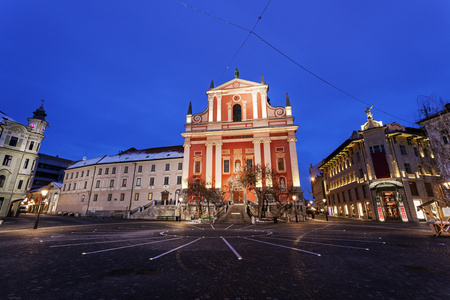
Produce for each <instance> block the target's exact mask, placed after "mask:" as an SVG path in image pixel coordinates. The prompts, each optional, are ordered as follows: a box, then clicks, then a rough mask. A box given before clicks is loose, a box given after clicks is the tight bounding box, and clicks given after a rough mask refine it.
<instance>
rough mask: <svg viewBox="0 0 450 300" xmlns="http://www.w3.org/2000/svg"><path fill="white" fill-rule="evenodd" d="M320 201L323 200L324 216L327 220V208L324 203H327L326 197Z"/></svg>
mask: <svg viewBox="0 0 450 300" xmlns="http://www.w3.org/2000/svg"><path fill="white" fill-rule="evenodd" d="M322 201H323V210H324V211H325V218H326V219H327V221H328V208H327V207H325V205H326V204H327V199H323V200H322Z"/></svg>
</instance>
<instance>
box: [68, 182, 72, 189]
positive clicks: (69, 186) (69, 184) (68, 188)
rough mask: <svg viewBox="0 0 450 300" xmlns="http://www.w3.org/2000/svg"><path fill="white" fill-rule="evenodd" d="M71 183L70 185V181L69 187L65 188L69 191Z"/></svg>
mask: <svg viewBox="0 0 450 300" xmlns="http://www.w3.org/2000/svg"><path fill="white" fill-rule="evenodd" d="M71 185H72V184H71V183H69V187H68V188H67V190H68V191H70V186H71Z"/></svg>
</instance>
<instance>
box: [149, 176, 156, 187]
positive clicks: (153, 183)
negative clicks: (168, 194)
mask: <svg viewBox="0 0 450 300" xmlns="http://www.w3.org/2000/svg"><path fill="white" fill-rule="evenodd" d="M149 185H150V186H154V185H155V177H150V183H149Z"/></svg>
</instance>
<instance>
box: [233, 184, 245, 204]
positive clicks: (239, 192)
mask: <svg viewBox="0 0 450 300" xmlns="http://www.w3.org/2000/svg"><path fill="white" fill-rule="evenodd" d="M233 203H234V204H244V189H243V188H242V187H241V186H237V187H235V188H234V191H233Z"/></svg>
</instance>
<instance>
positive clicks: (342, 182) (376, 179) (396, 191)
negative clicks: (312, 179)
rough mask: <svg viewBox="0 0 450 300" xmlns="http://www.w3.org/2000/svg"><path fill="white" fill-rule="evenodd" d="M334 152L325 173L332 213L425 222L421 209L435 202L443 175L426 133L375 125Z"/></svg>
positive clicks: (323, 167) (372, 122) (371, 122)
mask: <svg viewBox="0 0 450 300" xmlns="http://www.w3.org/2000/svg"><path fill="white" fill-rule="evenodd" d="M366 114H367V122H366V123H365V124H364V125H362V126H361V130H359V131H355V132H353V134H352V135H351V137H350V138H349V139H348V140H346V141H345V142H344V143H343V144H342V145H341V146H339V147H338V148H337V149H336V150H335V151H334V152H333V153H331V154H330V155H329V156H328V157H327V158H326V159H325V160H324V161H323V163H322V164H321V166H320V167H319V169H320V170H322V171H323V179H324V181H325V194H326V197H327V198H326V201H327V203H326V204H327V206H328V213H329V214H330V215H334V216H341V217H347V218H359V219H371V220H378V221H387V220H399V221H400V220H401V221H405V222H407V221H419V220H425V216H424V215H423V214H422V212H421V211H419V212H418V211H417V206H418V205H420V204H422V203H424V202H426V201H428V200H430V199H432V198H433V197H434V193H433V188H434V185H436V184H438V182H439V178H440V175H439V174H438V172H437V171H436V165H435V163H434V159H433V153H432V152H431V151H430V144H429V140H428V138H427V137H426V136H425V134H424V132H423V131H422V130H420V129H416V128H409V127H404V126H401V125H399V124H397V123H392V124H387V125H383V123H382V122H381V121H375V120H373V117H372V113H371V112H370V108H368V109H367V110H366Z"/></svg>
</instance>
